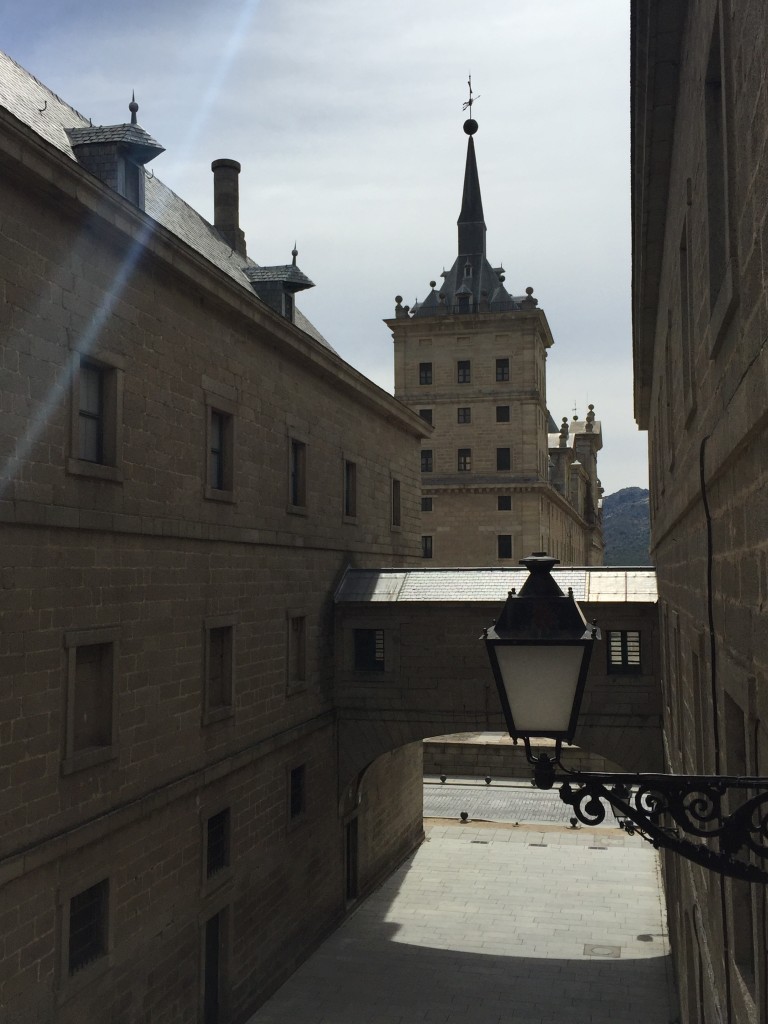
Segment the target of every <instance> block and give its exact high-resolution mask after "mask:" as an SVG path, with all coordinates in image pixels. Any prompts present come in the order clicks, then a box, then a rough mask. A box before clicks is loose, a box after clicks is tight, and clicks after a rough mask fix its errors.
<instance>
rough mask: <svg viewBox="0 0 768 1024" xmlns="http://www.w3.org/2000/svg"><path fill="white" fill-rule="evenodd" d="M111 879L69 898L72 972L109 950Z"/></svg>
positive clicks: (69, 965) (70, 971) (69, 957)
mask: <svg viewBox="0 0 768 1024" xmlns="http://www.w3.org/2000/svg"><path fill="white" fill-rule="evenodd" d="M108 904H109V879H108V878H105V879H103V880H102V881H101V882H98V883H97V884H96V885H92V886H91V887H90V889H85V890H84V891H83V892H80V893H78V894H77V895H76V896H73V897H72V898H71V899H70V901H69V955H68V969H69V973H70V975H72V974H76V973H77V972H78V971H80V970H82V969H83V968H84V967H87V966H88V964H90V963H91V962H92V961H94V960H97V959H98V958H99V957H101V956H104V954H105V953H106V952H107V934H108V933H107V914H108Z"/></svg>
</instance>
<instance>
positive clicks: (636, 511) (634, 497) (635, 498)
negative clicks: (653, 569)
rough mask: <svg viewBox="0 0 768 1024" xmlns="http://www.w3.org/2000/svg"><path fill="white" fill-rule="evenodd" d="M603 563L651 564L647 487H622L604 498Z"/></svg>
mask: <svg viewBox="0 0 768 1024" xmlns="http://www.w3.org/2000/svg"><path fill="white" fill-rule="evenodd" d="M603 537H604V538H605V564H606V565H651V558H650V555H649V553H648V546H649V542H650V519H649V512H648V491H647V490H644V489H643V488H642V487H624V488H623V489H622V490H620V491H616V493H615V494H607V495H606V496H605V497H604V498H603Z"/></svg>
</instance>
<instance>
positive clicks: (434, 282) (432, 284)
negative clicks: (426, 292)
mask: <svg viewBox="0 0 768 1024" xmlns="http://www.w3.org/2000/svg"><path fill="white" fill-rule="evenodd" d="M436 284H437V281H430V282H429V287H430V288H434V287H435V285H436Z"/></svg>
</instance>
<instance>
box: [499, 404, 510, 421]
mask: <svg viewBox="0 0 768 1024" xmlns="http://www.w3.org/2000/svg"><path fill="white" fill-rule="evenodd" d="M496 422H497V423H509V406H508V405H497V406H496Z"/></svg>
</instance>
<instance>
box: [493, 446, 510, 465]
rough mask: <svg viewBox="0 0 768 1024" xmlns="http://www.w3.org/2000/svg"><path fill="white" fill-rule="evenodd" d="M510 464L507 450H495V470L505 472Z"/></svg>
mask: <svg viewBox="0 0 768 1024" xmlns="http://www.w3.org/2000/svg"><path fill="white" fill-rule="evenodd" d="M511 464H512V460H511V457H510V451H509V448H497V449H496V469H497V470H505V469H509V468H510V466H511Z"/></svg>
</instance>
